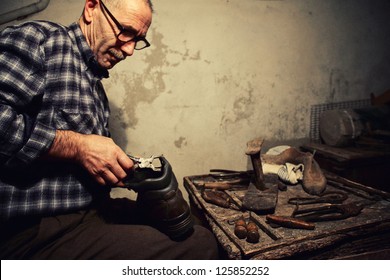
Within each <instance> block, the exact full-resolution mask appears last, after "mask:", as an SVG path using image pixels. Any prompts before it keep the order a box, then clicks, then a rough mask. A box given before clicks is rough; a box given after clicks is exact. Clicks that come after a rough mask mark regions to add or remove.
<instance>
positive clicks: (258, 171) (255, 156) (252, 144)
mask: <svg viewBox="0 0 390 280" xmlns="http://www.w3.org/2000/svg"><path fill="white" fill-rule="evenodd" d="M263 142H264V140H263V139H261V138H255V139H253V140H251V141H249V142H247V143H246V145H247V149H246V152H245V153H246V154H247V155H248V156H250V157H251V161H252V166H253V171H254V184H255V186H256V188H257V189H258V190H265V189H266V187H265V184H264V174H263V167H262V165H261V158H260V152H261V146H262V145H263Z"/></svg>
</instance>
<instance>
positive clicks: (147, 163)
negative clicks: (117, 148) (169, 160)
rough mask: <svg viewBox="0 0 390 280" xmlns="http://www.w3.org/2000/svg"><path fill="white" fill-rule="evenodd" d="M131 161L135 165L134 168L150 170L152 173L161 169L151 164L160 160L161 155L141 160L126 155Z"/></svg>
mask: <svg viewBox="0 0 390 280" xmlns="http://www.w3.org/2000/svg"><path fill="white" fill-rule="evenodd" d="M127 156H128V157H129V158H130V159H131V160H132V161H134V163H135V168H150V169H152V170H153V171H160V170H161V167H156V166H154V164H153V161H154V160H155V159H158V158H161V157H162V155H159V156H154V155H152V156H150V157H148V158H142V157H135V156H132V155H127Z"/></svg>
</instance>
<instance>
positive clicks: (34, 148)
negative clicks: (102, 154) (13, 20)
mask: <svg viewBox="0 0 390 280" xmlns="http://www.w3.org/2000/svg"><path fill="white" fill-rule="evenodd" d="M44 37H45V36H44V34H43V33H42V32H40V31H39V30H38V28H36V27H33V26H28V25H26V26H24V27H20V28H6V29H5V30H4V31H3V32H2V33H1V35H0V165H5V166H8V167H14V166H20V165H25V164H27V165H28V164H29V163H31V162H32V161H34V160H35V159H37V158H38V157H39V156H40V155H41V154H42V153H43V152H44V151H46V150H47V149H48V148H49V147H50V146H51V144H52V142H53V140H54V137H55V129H54V128H52V127H49V126H48V125H45V124H43V123H39V122H37V121H36V114H37V110H38V108H39V103H40V100H42V97H43V93H44V85H45V71H46V70H45V66H44V61H45V56H44V51H43V46H42V43H43V41H44V39H45V38H44Z"/></svg>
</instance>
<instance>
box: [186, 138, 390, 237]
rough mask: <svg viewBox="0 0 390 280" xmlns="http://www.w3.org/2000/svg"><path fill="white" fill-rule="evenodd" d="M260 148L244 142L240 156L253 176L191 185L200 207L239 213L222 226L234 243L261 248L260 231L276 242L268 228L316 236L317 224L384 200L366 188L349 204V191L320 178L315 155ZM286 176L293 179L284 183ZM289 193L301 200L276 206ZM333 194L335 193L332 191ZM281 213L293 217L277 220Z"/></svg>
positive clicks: (220, 172)
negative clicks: (297, 192)
mask: <svg viewBox="0 0 390 280" xmlns="http://www.w3.org/2000/svg"><path fill="white" fill-rule="evenodd" d="M262 145H263V140H262V139H261V138H256V139H253V140H251V141H249V142H247V149H246V151H245V153H246V155H247V156H249V157H250V159H251V163H252V166H253V170H248V171H235V170H224V169H211V170H210V174H209V176H208V177H207V178H197V179H195V180H194V181H193V184H194V185H195V186H196V188H197V189H198V190H200V193H201V197H202V198H203V199H204V201H206V202H207V203H209V204H212V205H214V206H215V207H219V208H221V209H229V210H234V211H237V213H241V215H239V216H238V218H237V217H236V218H235V220H232V219H227V220H226V223H228V224H229V225H232V226H233V225H234V230H233V231H234V235H235V236H236V237H237V238H238V239H239V240H242V241H243V240H245V241H246V242H248V243H250V244H256V243H258V242H261V240H260V235H259V229H260V230H262V231H265V232H266V233H267V235H268V236H270V237H271V238H272V239H274V240H277V239H278V236H277V235H275V234H274V233H272V231H270V228H278V227H283V228H289V229H299V230H315V229H316V223H318V222H325V221H335V220H342V219H347V218H349V217H354V216H357V215H359V214H360V213H361V211H362V210H363V208H364V207H366V206H368V205H373V204H375V203H376V202H377V201H378V200H380V199H382V198H383V196H384V195H388V194H387V193H384V194H383V193H378V191H376V190H374V189H372V191H371V193H367V188H364V191H363V190H361V193H365V194H362V197H363V198H364V200H361V201H355V200H353V201H349V200H348V198H349V196H348V193H349V192H345V189H343V188H348V187H350V188H353V187H354V186H352V187H351V186H350V185H349V186H348V185H346V184H345V182H340V180H337V179H338V177H337V176H335V175H330V174H327V173H325V172H323V171H322V170H321V168H320V166H319V165H318V163H317V162H316V161H315V160H314V154H311V153H308V152H306V153H304V152H300V151H299V150H297V149H295V148H293V147H287V148H286V149H285V150H283V151H282V152H280V153H278V154H261V149H262ZM263 165H267V168H266V169H263ZM287 165H289V166H287ZM270 166H271V168H269V167H270ZM295 167H296V168H295ZM269 170H274V172H269ZM291 172H296V173H295V174H291ZM292 175H293V176H292ZM289 176H290V177H291V178H293V179H291V180H289ZM348 183H350V184H353V183H351V182H348ZM328 184H331V185H332V189H331V190H329V189H327V186H328ZM290 187H293V188H302V190H303V191H304V194H305V195H302V196H295V197H290V198H289V199H288V200H284V201H278V195H279V192H286V191H287V189H288V188H290ZM338 187H339V188H338ZM334 188H337V189H339V190H340V191H334ZM368 192H370V188H368ZM232 194H240V195H234V196H233V195H232ZM347 200H348V201H347ZM280 207H283V208H286V209H292V211H290V212H289V213H288V214H286V211H284V212H282V214H280V213H281V211H278V210H279V208H280ZM221 211H223V210H221ZM278 212H279V213H278ZM254 216H256V217H259V216H260V217H262V216H263V217H265V221H266V223H267V224H266V225H265V224H262V223H259V219H254V218H253V217H254Z"/></svg>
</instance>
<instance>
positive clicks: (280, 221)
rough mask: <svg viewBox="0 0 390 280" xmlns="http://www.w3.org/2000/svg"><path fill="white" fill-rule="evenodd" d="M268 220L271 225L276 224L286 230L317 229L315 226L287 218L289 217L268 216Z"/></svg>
mask: <svg viewBox="0 0 390 280" xmlns="http://www.w3.org/2000/svg"><path fill="white" fill-rule="evenodd" d="M266 220H267V222H268V223H270V224H276V225H278V226H282V227H286V228H294V229H308V230H313V229H315V224H314V223H310V222H306V221H304V220H301V219H297V218H293V217H287V216H276V215H270V214H269V215H267V216H266Z"/></svg>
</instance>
